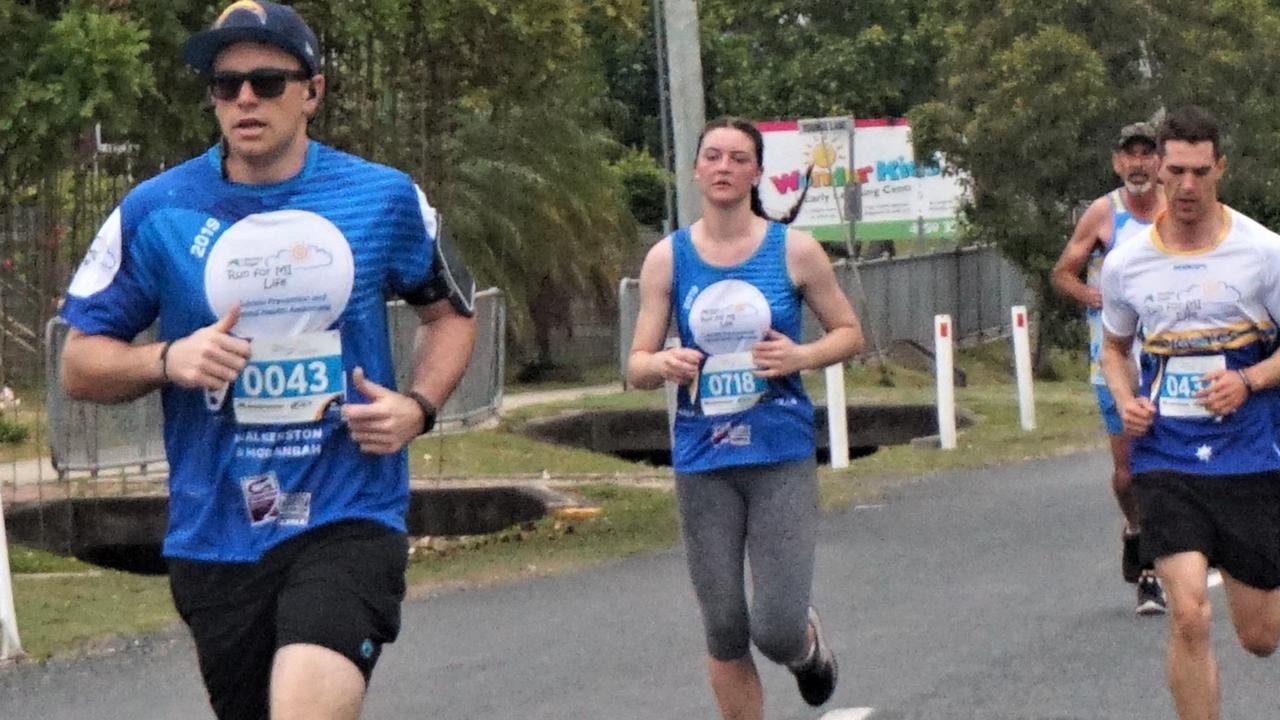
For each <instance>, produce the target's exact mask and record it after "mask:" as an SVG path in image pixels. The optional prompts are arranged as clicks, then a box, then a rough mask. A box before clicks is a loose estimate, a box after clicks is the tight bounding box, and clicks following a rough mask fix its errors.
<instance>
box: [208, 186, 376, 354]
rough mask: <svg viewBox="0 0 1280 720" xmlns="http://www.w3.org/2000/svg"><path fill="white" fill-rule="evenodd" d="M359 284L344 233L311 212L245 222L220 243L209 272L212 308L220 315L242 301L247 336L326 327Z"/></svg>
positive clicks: (241, 329) (239, 327)
mask: <svg viewBox="0 0 1280 720" xmlns="http://www.w3.org/2000/svg"><path fill="white" fill-rule="evenodd" d="M354 282H355V261H354V260H353V258H352V256H351V244H350V243H349V242H348V241H347V238H346V236H344V235H343V234H342V231H341V230H339V229H338V228H337V226H335V225H334V224H333V223H331V222H329V221H328V220H327V219H325V218H323V217H321V216H320V215H317V214H316V213H313V212H307V211H305V210H276V211H273V212H267V213H259V214H256V215H249V216H247V217H245V218H243V219H241V220H240V221H239V222H237V223H235V224H234V225H232V226H231V227H229V228H227V230H226V232H224V233H222V235H221V236H220V237H219V238H218V240H217V242H216V243H215V244H214V246H213V249H212V250H210V251H209V259H208V261H207V262H206V264H205V267H204V286H205V292H206V294H207V295H208V297H209V306H210V307H211V308H212V309H213V311H214V313H216V314H217V315H218V316H219V317H221V316H222V315H224V314H226V312H227V311H229V310H230V309H231V306H232V305H234V304H235V303H237V302H238V303H240V321H239V322H238V323H237V324H236V327H235V331H236V334H238V335H242V336H245V337H259V336H267V335H283V336H291V335H297V334H299V333H304V332H313V331H317V330H327V329H328V328H329V327H330V326H331V325H332V324H333V322H334V321H335V320H337V319H338V316H339V315H341V314H342V311H343V310H345V309H346V307H347V302H348V301H349V300H350V299H351V288H352V285H353V284H354Z"/></svg>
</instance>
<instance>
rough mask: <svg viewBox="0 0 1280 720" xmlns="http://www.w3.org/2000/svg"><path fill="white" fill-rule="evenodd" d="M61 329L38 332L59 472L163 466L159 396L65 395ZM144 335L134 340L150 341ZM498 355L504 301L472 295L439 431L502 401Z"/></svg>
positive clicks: (405, 312)
mask: <svg viewBox="0 0 1280 720" xmlns="http://www.w3.org/2000/svg"><path fill="white" fill-rule="evenodd" d="M387 316H388V317H387V320H388V323H387V324H388V327H389V329H390V340H391V352H392V358H393V362H394V366H395V368H396V383H397V385H398V386H399V387H405V386H406V385H407V383H408V380H409V377H410V375H411V373H412V371H413V350H414V342H415V339H416V336H417V328H418V324H419V323H418V315H417V312H416V311H415V310H414V309H413V308H412V307H411V306H408V305H405V304H404V303H401V302H397V303H390V304H388V306H387ZM69 329H70V328H69V327H68V326H67V324H66V323H65V322H63V321H62V319H61V318H53V319H52V320H50V321H49V323H48V326H47V328H46V333H47V342H46V344H45V346H46V348H48V351H47V357H46V362H45V368H46V382H47V386H46V388H47V389H46V393H47V398H46V401H47V403H48V405H47V408H48V410H47V412H48V418H49V451H50V456H51V459H52V462H53V467H54V468H55V469H56V470H57V471H58V473H59V474H65V473H68V472H73V471H89V472H96V471H99V470H106V469H110V468H120V467H133V466H146V465H151V464H156V463H161V462H164V460H165V454H164V437H163V424H164V417H163V412H162V410H161V406H160V394H159V393H148V394H147V395H145V396H143V397H141V398H138V399H137V400H134V401H132V402H128V403H121V404H117V405H100V404H97V403H89V402H80V401H76V400H72V399H71V398H69V397H67V394H66V393H65V392H64V391H63V389H62V383H61V382H59V380H58V373H59V362H60V359H61V356H62V346H63V344H64V343H65V342H66V338H67V333H68V332H69ZM153 338H154V333H153V331H152V330H148V331H147V332H145V333H143V335H141V336H139V339H138V342H151V341H152V339H153ZM505 356H506V303H505V298H504V296H503V294H502V292H501V291H500V290H497V289H496V288H491V289H489V290H485V291H483V292H480V293H477V294H476V345H475V350H474V351H473V352H472V355H471V363H470V364H469V365H468V366H467V371H466V373H465V374H464V375H463V377H462V380H461V381H460V382H459V384H458V388H457V390H455V391H454V393H453V395H452V396H451V397H450V398H449V401H448V402H447V403H445V405H444V407H443V408H441V409H440V417H439V419H438V422H439V423H440V424H441V425H442V426H445V427H447V426H449V425H451V424H452V425H464V426H466V425H474V424H476V423H479V422H482V421H484V420H485V419H487V418H489V417H492V416H493V415H494V414H496V413H497V411H498V407H499V405H501V403H502V381H503V376H504V373H505V369H506V368H505V362H506V361H505Z"/></svg>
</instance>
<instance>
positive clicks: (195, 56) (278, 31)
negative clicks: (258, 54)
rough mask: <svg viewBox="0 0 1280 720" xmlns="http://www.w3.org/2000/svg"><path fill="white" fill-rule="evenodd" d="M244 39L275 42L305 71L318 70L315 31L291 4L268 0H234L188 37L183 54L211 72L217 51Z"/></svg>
mask: <svg viewBox="0 0 1280 720" xmlns="http://www.w3.org/2000/svg"><path fill="white" fill-rule="evenodd" d="M243 41H251V42H261V43H267V44H268V45H275V46H276V47H278V48H280V49H281V50H284V51H286V52H288V53H289V54H291V55H293V56H295V57H297V58H298V60H299V61H301V62H302V67H303V68H304V69H305V70H306V71H307V72H309V73H311V74H312V75H315V74H317V73H319V72H320V42H319V41H318V40H317V39H316V34H315V33H314V32H311V28H309V27H307V23H306V22H304V21H303V19H302V17H301V16H300V15H298V13H297V12H295V11H294V9H293V8H291V7H288V6H287V5H281V4H279V3H273V2H268V1H267V0H236V2H233V3H231V4H230V5H228V6H227V7H226V9H225V10H223V11H222V14H221V15H219V16H218V19H217V20H214V21H213V26H212V27H210V28H209V29H208V30H205V31H203V32H199V33H196V34H195V35H192V36H191V38H190V39H189V40H187V42H186V44H184V45H183V46H182V57H183V59H185V60H186V61H187V63H188V64H189V65H191V67H193V68H195V69H196V70H197V71H198V72H199V73H200V74H201V75H211V74H213V61H214V59H215V58H217V57H218V53H219V52H221V51H222V49H223V48H225V47H226V46H228V45H230V44H232V43H237V42H243Z"/></svg>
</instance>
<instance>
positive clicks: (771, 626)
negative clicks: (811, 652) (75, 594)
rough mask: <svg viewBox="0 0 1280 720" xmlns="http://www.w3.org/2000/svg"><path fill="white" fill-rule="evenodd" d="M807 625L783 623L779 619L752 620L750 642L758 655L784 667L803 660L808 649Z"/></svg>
mask: <svg viewBox="0 0 1280 720" xmlns="http://www.w3.org/2000/svg"><path fill="white" fill-rule="evenodd" d="M808 640H809V634H808V625H807V624H805V623H801V624H799V625H797V624H796V623H794V622H785V621H783V620H782V619H781V618H760V619H755V618H753V619H752V621H751V641H752V642H754V643H755V645H756V647H757V648H759V649H760V654H761V655H764V656H765V657H767V658H769V660H770V661H772V662H775V663H778V664H779V665H785V664H787V663H792V662H795V661H797V660H800V659H803V656H804V654H805V652H806V651H808V649H809V642H808Z"/></svg>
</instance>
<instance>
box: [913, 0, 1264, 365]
mask: <svg viewBox="0 0 1280 720" xmlns="http://www.w3.org/2000/svg"><path fill="white" fill-rule="evenodd" d="M939 8H940V10H941V11H942V14H943V15H944V16H945V17H947V18H949V22H948V26H947V33H946V47H947V52H946V56H945V58H944V60H943V62H942V65H941V78H940V79H941V82H940V88H941V89H940V92H939V93H938V94H937V96H936V97H935V98H934V99H933V100H931V101H929V102H925V103H922V104H921V105H920V106H918V107H917V108H916V109H915V110H914V111H913V112H912V113H911V118H912V120H913V129H914V137H915V140H916V143H917V152H919V151H920V150H921V149H922V148H923V149H924V150H925V151H926V152H929V153H932V152H934V151H941V152H943V153H945V156H946V158H947V160H948V162H949V163H950V164H952V165H953V166H955V167H958V168H960V169H962V170H964V171H965V172H966V173H968V174H969V175H970V177H971V178H972V184H973V203H972V205H971V206H970V207H969V208H968V213H967V214H968V233H969V236H970V238H971V239H974V240H980V241H991V242H995V243H998V244H999V245H1000V247H1001V248H1002V249H1003V251H1004V252H1005V254H1006V255H1008V256H1009V257H1010V258H1011V259H1012V260H1013V261H1014V262H1016V263H1017V264H1018V265H1019V266H1020V267H1022V268H1023V269H1024V270H1025V271H1026V272H1027V275H1028V277H1029V278H1030V279H1031V280H1032V283H1033V285H1034V287H1035V289H1036V290H1037V292H1038V295H1039V297H1040V299H1041V301H1042V305H1041V307H1042V308H1043V310H1044V313H1045V320H1046V322H1045V323H1044V324H1043V326H1042V327H1044V329H1045V330H1046V331H1047V333H1046V334H1045V336H1044V339H1048V340H1050V341H1052V342H1059V343H1063V342H1066V343H1070V342H1074V336H1075V334H1076V333H1075V332H1074V329H1076V328H1077V325H1076V324H1075V323H1073V322H1072V320H1073V319H1074V318H1075V317H1076V316H1077V315H1078V311H1077V309H1076V308H1075V307H1074V306H1072V305H1071V304H1070V303H1068V302H1066V301H1064V300H1062V299H1061V298H1059V297H1057V296H1056V295H1055V294H1054V293H1053V292H1051V291H1050V290H1049V286H1048V271H1049V269H1050V268H1051V267H1052V265H1053V263H1054V261H1055V260H1056V258H1057V256H1058V254H1059V253H1060V252H1061V250H1062V246H1063V244H1064V243H1065V241H1066V238H1067V236H1068V235H1069V234H1070V230H1071V227H1070V220H1071V218H1072V210H1073V209H1074V208H1078V207H1080V206H1081V205H1082V204H1083V203H1087V202H1088V201H1090V200H1091V199H1093V198H1094V197H1097V196H1098V195H1100V194H1101V193H1102V192H1105V191H1106V190H1107V189H1109V188H1111V187H1114V185H1115V183H1116V179H1115V177H1114V175H1113V174H1112V172H1111V167H1110V162H1109V154H1110V152H1111V147H1112V145H1111V143H1112V142H1113V140H1114V137H1115V133H1116V132H1117V131H1118V129H1119V128H1120V127H1121V126H1122V125H1124V124H1126V123H1129V122H1133V121H1135V120H1139V119H1145V118H1149V117H1151V116H1152V115H1153V114H1155V113H1156V112H1157V111H1158V110H1159V109H1160V108H1161V107H1175V106H1179V105H1182V104H1185V103H1190V102H1194V103H1199V104H1203V105H1205V106H1206V107H1208V108H1210V109H1211V110H1213V111H1215V112H1217V113H1218V115H1219V116H1220V117H1221V118H1222V120H1223V124H1224V127H1225V129H1226V130H1227V131H1228V135H1229V138H1228V140H1229V142H1228V152H1229V153H1230V154H1231V155H1232V160H1231V162H1232V163H1233V165H1232V166H1231V168H1230V169H1229V171H1228V178H1227V182H1226V183H1225V184H1224V185H1223V188H1222V193H1223V196H1224V198H1225V199H1226V200H1227V201H1228V202H1231V203H1232V204H1234V205H1236V206H1237V207H1239V208H1240V209H1242V210H1244V211H1245V212H1248V213H1250V214H1253V215H1255V216H1256V217H1259V218H1260V219H1262V220H1264V221H1271V222H1273V223H1274V222H1275V221H1277V220H1280V196H1277V189H1278V188H1280V185H1278V184H1277V181H1278V180H1280V175H1277V173H1278V172H1280V167H1278V166H1280V162H1278V161H1280V157H1277V155H1278V154H1280V150H1278V149H1277V148H1280V145H1277V142H1276V141H1277V139H1280V112H1278V111H1280V101H1277V98H1280V92H1278V91H1280V86H1278V85H1280V77H1278V74H1277V70H1280V65H1278V63H1280V24H1278V23H1280V17H1278V16H1277V11H1276V10H1275V8H1273V7H1271V6H1270V5H1269V4H1268V3H1267V2H1265V1H1264V0H1213V1H1212V2H1205V3H1191V4H1188V3H1184V2H1178V1H1177V0H1159V1H1155V2H1144V1H1141V0H1108V1H1107V2H1102V1H1101V0H1044V1H1042V2H1038V3H1034V4H1033V3H1026V2H1021V1H1020V0H940V3H939Z"/></svg>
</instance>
